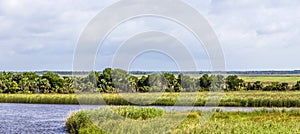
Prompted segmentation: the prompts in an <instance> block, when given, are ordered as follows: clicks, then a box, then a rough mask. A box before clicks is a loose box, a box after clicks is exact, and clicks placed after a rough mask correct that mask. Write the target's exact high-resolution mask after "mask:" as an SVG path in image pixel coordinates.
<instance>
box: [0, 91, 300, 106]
mask: <svg viewBox="0 0 300 134" xmlns="http://www.w3.org/2000/svg"><path fill="white" fill-rule="evenodd" d="M208 94H209V93H208V92H201V93H180V94H179V93H163V94H159V93H137V94H129V93H128V94H101V95H99V94H98V95H91V94H89V95H75V94H0V103H34V104H79V102H80V104H90V105H106V104H108V105H146V106H147V105H156V106H173V105H178V106H190V105H195V106H204V105H205V104H206V101H207V98H208ZM78 100H79V102H78ZM213 100H214V99H213ZM193 102H195V103H193ZM219 106H235V107H300V92H296V91H295V92H292V91H291V92H262V91H239V92H225V93H224V94H223V95H222V100H221V101H220V104H219Z"/></svg>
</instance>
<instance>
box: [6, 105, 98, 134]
mask: <svg viewBox="0 0 300 134" xmlns="http://www.w3.org/2000/svg"><path fill="white" fill-rule="evenodd" d="M91 108H96V106H91ZM80 109H82V108H81V107H80V106H78V105H36V104H0V133H1V134H35V133H37V134H43V133H45V134H46V133H47V134H51V133H53V134H64V133H66V130H65V127H64V123H65V120H66V118H67V117H68V115H69V114H70V113H71V112H73V111H77V110H80Z"/></svg>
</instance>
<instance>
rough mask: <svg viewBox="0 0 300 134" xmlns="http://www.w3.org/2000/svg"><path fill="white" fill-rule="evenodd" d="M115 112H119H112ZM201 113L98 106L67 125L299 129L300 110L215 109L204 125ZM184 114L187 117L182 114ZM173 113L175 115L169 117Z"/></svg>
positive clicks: (74, 128) (174, 132) (112, 129)
mask: <svg viewBox="0 0 300 134" xmlns="http://www.w3.org/2000/svg"><path fill="white" fill-rule="evenodd" d="M112 111H113V112H115V113H116V114H113V112H112ZM120 111H121V112H120ZM202 114H204V113H201V112H191V113H188V112H176V113H174V112H173V113H167V112H164V111H162V110H158V109H153V108H143V109H139V108H134V107H120V108H113V109H111V110H109V109H99V110H89V111H79V112H76V113H74V114H72V115H71V116H70V117H69V118H68V119H67V121H66V127H67V129H68V131H69V132H70V133H71V134H75V133H82V134H85V133H91V134H93V133H95V134H96V133H99V134H101V133H102V134H104V133H120V134H121V133H162V132H167V133H170V134H181V133H187V134H189V133H193V134H198V133H204V134H206V133H207V134H211V133H278V134H281V133H299V132H300V124H299V121H300V112H299V111H289V112H287V111H284V110H283V111H278V110H274V111H255V112H216V113H214V114H213V116H212V117H211V118H210V119H209V121H208V122H206V123H203V124H201V123H199V121H201V115H202ZM182 115H187V116H184V117H183V116H182ZM171 116H172V118H170V117H171ZM121 117H123V118H121ZM133 117H134V118H133ZM139 117H140V118H139ZM182 117H183V118H182ZM176 118H182V120H176ZM168 125H169V126H168ZM99 126H100V127H99ZM168 128H171V129H168Z"/></svg>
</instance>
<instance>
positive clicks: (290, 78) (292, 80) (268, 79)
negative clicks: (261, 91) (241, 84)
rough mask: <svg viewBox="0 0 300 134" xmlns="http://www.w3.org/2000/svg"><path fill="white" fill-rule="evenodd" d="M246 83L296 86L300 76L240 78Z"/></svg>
mask: <svg viewBox="0 0 300 134" xmlns="http://www.w3.org/2000/svg"><path fill="white" fill-rule="evenodd" d="M240 78H242V79H243V80H244V81H245V82H255V81H261V82H264V83H268V82H285V83H290V84H295V83H296V82H297V81H300V76H240Z"/></svg>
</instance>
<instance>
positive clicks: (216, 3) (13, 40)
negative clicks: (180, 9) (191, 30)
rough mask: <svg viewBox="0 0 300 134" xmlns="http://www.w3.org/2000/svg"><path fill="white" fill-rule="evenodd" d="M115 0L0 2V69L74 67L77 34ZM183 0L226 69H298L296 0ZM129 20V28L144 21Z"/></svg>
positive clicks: (59, 68) (298, 48) (299, 20)
mask: <svg viewBox="0 0 300 134" xmlns="http://www.w3.org/2000/svg"><path fill="white" fill-rule="evenodd" d="M115 1H117V0H114V1H110V0H100V1H99V0H87V1H83V0H78V1H73V0H52V1H40V0H0V62H1V64H3V66H1V67H0V70H44V69H49V70H70V69H72V68H71V66H72V58H73V50H74V47H75V45H76V42H77V38H78V37H79V35H80V32H81V31H82V30H83V28H84V27H85V26H86V25H87V23H88V22H89V21H90V20H91V19H92V18H93V17H94V16H95V15H96V14H97V13H98V12H99V11H101V10H102V9H103V8H104V7H106V6H108V5H109V4H111V3H113V2H115ZM185 1H186V2H187V3H188V4H189V5H191V6H192V7H194V8H196V9H197V10H198V11H199V12H200V13H201V14H203V15H204V17H205V18H207V19H208V21H209V22H210V23H211V25H212V27H213V28H214V29H215V31H216V33H217V35H218V37H219V39H220V41H221V44H222V47H223V48H224V54H225V56H226V61H227V65H228V69H229V70H257V69H299V68H300V63H297V62H295V61H297V60H298V59H297V57H300V53H299V52H298V51H299V50H300V46H299V45H300V44H299V43H300V38H299V35H300V30H299V29H300V25H299V24H300V14H299V12H300V9H299V7H300V1H297V0H279V1H276V2H275V1H273V0H264V1H260V0H241V1H232V0H199V1H198V0H185ZM130 23H131V24H129V25H127V27H126V29H127V30H128V31H127V32H130V30H133V31H134V30H136V29H141V28H143V27H145V26H146V25H147V23H143V22H139V23H136V22H130ZM163 28H165V27H162V29H163ZM179 31H180V30H179ZM176 32H177V33H178V30H176V29H174V31H173V33H176ZM179 33H180V32H179ZM116 35H118V34H116ZM184 36H186V34H183V32H182V37H184ZM114 38H115V40H122V39H123V38H124V37H121V36H115V37H114ZM111 43H112V44H114V43H115V42H111ZM191 44H192V42H191ZM109 50H110V49H109ZM194 53H197V52H194ZM196 55H197V54H196ZM198 56H199V57H201V56H200V55H198Z"/></svg>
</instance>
